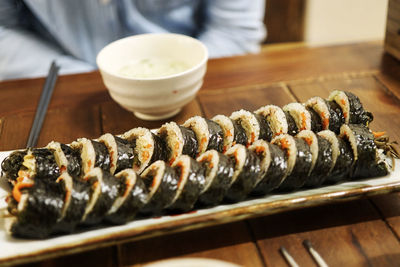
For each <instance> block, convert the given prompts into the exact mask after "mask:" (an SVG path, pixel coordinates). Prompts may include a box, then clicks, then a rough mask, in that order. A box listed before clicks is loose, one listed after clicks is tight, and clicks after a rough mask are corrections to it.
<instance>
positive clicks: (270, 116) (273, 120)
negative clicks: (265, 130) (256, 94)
mask: <svg viewBox="0 0 400 267" xmlns="http://www.w3.org/2000/svg"><path fill="white" fill-rule="evenodd" d="M254 113H256V114H258V115H261V116H263V117H264V119H265V120H267V122H268V123H269V125H270V127H271V131H272V137H275V136H277V135H280V134H284V133H288V127H289V126H288V122H287V120H286V115H285V112H284V111H283V110H282V109H281V108H280V107H278V106H275V105H267V106H264V107H261V108H259V109H258V110H256V111H255V112H254ZM267 141H271V140H267Z"/></svg>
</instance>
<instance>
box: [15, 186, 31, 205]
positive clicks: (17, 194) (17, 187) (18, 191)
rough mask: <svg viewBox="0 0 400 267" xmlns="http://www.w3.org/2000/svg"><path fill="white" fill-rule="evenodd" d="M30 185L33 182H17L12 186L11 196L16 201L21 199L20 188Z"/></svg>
mask: <svg viewBox="0 0 400 267" xmlns="http://www.w3.org/2000/svg"><path fill="white" fill-rule="evenodd" d="M32 186H33V183H24V182H20V183H17V184H16V185H15V186H14V188H13V190H12V196H13V198H14V199H15V200H16V201H17V202H20V201H21V196H22V193H21V189H24V188H29V187H32Z"/></svg>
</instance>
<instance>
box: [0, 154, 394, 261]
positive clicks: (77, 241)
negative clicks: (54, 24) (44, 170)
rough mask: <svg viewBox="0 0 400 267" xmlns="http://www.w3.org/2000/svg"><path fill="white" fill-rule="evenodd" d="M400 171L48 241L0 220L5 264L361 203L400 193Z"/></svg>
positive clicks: (0, 202) (0, 195)
mask: <svg viewBox="0 0 400 267" xmlns="http://www.w3.org/2000/svg"><path fill="white" fill-rule="evenodd" d="M8 154H9V152H0V162H2V161H3V159H4V158H5V157H6V156H7V155H8ZM399 164H400V160H396V166H399ZM399 169H400V168H396V170H395V171H393V172H392V173H391V174H390V175H388V176H385V177H380V178H372V179H365V180H359V181H353V182H346V183H341V184H337V185H332V186H325V187H321V188H317V189H308V190H302V191H297V192H293V193H290V194H274V195H268V196H265V197H262V198H257V199H250V200H246V201H242V202H240V203H236V204H227V205H220V206H217V207H213V208H208V209H201V210H196V211H193V212H189V213H185V214H181V215H174V216H163V217H158V218H150V219H141V220H136V221H132V222H130V223H128V224H125V225H121V226H102V227H99V228H97V229H91V230H88V231H85V232H80V233H75V234H71V235H64V236H59V237H54V238H50V239H46V240H24V239H16V238H13V237H11V236H10V235H9V234H8V233H7V232H6V229H5V226H4V224H5V221H6V220H7V218H0V248H1V249H0V264H3V263H6V264H11V263H24V262H29V261H33V260H38V259H44V258H49V257H55V256H61V255H66V254H71V253H74V252H81V251H83V250H88V249H94V248H99V247H104V246H108V245H112V244H116V243H121V242H126V241H130V240H137V239H142V238H148V237H151V236H156V235H162V234H165V233H171V232H178V231H184V230H189V229H195V228H200V227H206V226H210V225H216V224H222V223H228V222H233V221H239V220H243V219H246V218H252V217H257V216H262V215H268V214H273V213H277V212H282V211H287V210H292V209H296V208H302V207H308V206H316V205H319V204H323V203H329V202H334V201H343V200H349V199H354V198H360V197H363V196H365V195H373V194H385V193H389V192H394V191H399V190H400V171H399ZM1 180H4V179H1ZM7 187H8V186H7V185H6V184H5V183H4V182H3V183H0V210H1V208H3V210H4V209H5V207H6V203H5V200H4V198H5V196H6V195H7V194H8V192H7ZM0 217H1V216H0Z"/></svg>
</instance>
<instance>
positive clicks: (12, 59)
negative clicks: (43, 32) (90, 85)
mask: <svg viewBox="0 0 400 267" xmlns="http://www.w3.org/2000/svg"><path fill="white" fill-rule="evenodd" d="M0 59H1V60H0V80H7V79H15V78H28V77H38V76H45V75H47V72H48V70H49V66H50V64H51V61H53V60H56V62H57V63H58V64H59V65H60V66H61V68H60V73H61V74H65V73H73V72H83V71H89V70H93V69H94V67H93V66H91V65H90V64H87V63H85V62H82V61H79V60H76V59H74V58H72V57H69V56H66V55H64V54H63V52H62V51H61V49H59V48H58V47H57V46H55V45H53V44H51V43H49V42H47V41H45V40H43V39H42V38H40V36H37V35H35V34H34V33H33V32H31V31H29V30H26V29H24V27H23V26H22V25H21V24H20V23H19V21H18V11H17V6H16V5H15V2H14V1H6V0H2V1H1V2H0Z"/></svg>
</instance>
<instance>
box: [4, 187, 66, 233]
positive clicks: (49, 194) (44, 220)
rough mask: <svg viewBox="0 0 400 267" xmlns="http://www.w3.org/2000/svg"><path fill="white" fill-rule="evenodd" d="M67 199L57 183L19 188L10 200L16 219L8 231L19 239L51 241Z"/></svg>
mask: <svg viewBox="0 0 400 267" xmlns="http://www.w3.org/2000/svg"><path fill="white" fill-rule="evenodd" d="M64 197H65V194H64V192H63V190H62V188H61V186H60V184H58V183H47V182H45V181H42V180H37V181H35V183H32V184H30V185H29V186H28V184H26V183H18V184H16V185H15V186H14V189H13V192H12V195H11V196H10V198H9V200H8V210H9V212H10V213H11V214H12V215H14V216H15V217H12V218H9V220H8V221H7V226H6V229H8V231H9V232H10V233H11V234H12V235H13V236H17V237H24V238H46V237H48V236H49V235H50V234H52V232H53V229H54V226H55V225H56V223H57V221H58V219H59V218H60V217H61V214H62V209H63V206H64Z"/></svg>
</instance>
